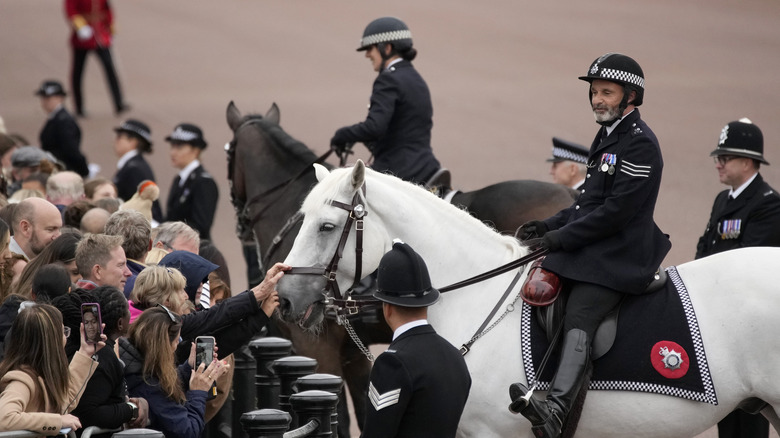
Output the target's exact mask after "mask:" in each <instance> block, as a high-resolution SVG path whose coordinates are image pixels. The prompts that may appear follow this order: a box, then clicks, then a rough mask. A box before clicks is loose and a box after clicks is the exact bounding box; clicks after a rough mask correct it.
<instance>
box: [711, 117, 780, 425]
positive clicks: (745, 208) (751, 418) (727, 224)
mask: <svg viewBox="0 0 780 438" xmlns="http://www.w3.org/2000/svg"><path fill="white" fill-rule="evenodd" d="M710 156H712V157H715V169H717V171H718V178H719V179H720V182H721V183H722V184H725V185H727V186H729V187H730V188H729V189H728V190H724V191H722V192H720V193H719V194H718V196H717V197H715V203H714V204H713V206H712V213H711V215H710V220H709V221H708V222H707V228H706V229H705V230H704V235H702V236H701V238H700V239H699V243H698V245H697V246H696V258H697V259H699V258H702V257H706V256H709V255H712V254H716V253H719V252H723V251H727V250H730V249H734V248H742V247H746V246H780V195H778V193H777V191H775V190H774V189H773V188H772V187H770V186H769V184H767V183H766V182H765V181H764V179H763V178H762V177H761V174H760V173H759V171H758V170H759V168H760V167H761V164H766V165H769V163H768V162H767V161H766V159H764V136H763V135H762V133H761V130H760V129H759V128H758V126H756V125H754V124H753V123H752V122H751V121H750V120H749V119H746V118H743V119H740V120H738V121H734V122H731V123H729V124H728V125H726V126H725V127H724V128H723V130H722V131H721V133H720V140H719V141H718V146H717V147H716V148H715V150H714V151H712V153H711V154H710ZM718 436H720V437H721V438H732V437H735V438H736V437H740V438H742V437H749V438H766V437H768V436H769V422H768V421H767V420H766V418H764V417H763V416H762V415H752V414H750V413H747V412H745V411H743V410H741V409H737V410H736V411H734V412H732V413H730V414H729V415H728V416H726V418H724V419H723V420H721V421H720V422H719V423H718Z"/></svg>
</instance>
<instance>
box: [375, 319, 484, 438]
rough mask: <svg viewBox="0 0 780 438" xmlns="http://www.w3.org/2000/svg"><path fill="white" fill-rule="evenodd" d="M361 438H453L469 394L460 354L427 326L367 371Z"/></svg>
mask: <svg viewBox="0 0 780 438" xmlns="http://www.w3.org/2000/svg"><path fill="white" fill-rule="evenodd" d="M370 381H371V383H370V385H369V390H368V401H367V402H366V412H367V413H366V421H365V424H364V426H363V433H362V435H361V437H366V438H382V437H404V438H416V437H419V438H438V437H441V438H444V437H447V438H452V437H454V436H455V433H456V430H457V428H458V422H459V421H460V416H461V414H462V413H463V408H464V406H465V405H466V399H467V398H468V395H469V389H470V388H471V376H470V375H469V370H468V368H467V367H466V362H465V360H463V356H461V354H460V352H459V351H458V350H457V349H456V348H455V347H453V346H452V344H450V343H449V342H447V341H446V340H445V339H444V338H442V337H441V336H439V335H438V334H436V331H435V330H434V329H433V327H431V326H430V325H423V326H418V327H414V328H412V329H410V330H409V331H407V332H404V333H403V334H401V335H400V336H399V337H398V338H396V339H395V340H394V341H393V342H392V343H391V344H390V346H389V348H388V350H387V351H386V352H384V353H382V354H381V355H379V357H377V358H376V361H375V362H374V366H373V368H372V369H371V377H370Z"/></svg>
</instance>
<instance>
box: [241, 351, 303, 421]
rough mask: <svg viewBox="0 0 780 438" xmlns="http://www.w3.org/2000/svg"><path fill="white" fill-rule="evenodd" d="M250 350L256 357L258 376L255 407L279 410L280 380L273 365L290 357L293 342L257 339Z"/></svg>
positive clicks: (256, 379)
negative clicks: (278, 360)
mask: <svg viewBox="0 0 780 438" xmlns="http://www.w3.org/2000/svg"><path fill="white" fill-rule="evenodd" d="M249 350H250V351H251V352H252V356H254V357H255V364H256V366H257V374H255V386H256V389H257V403H256V404H255V405H256V406H257V407H258V408H261V409H262V408H271V409H277V408H278V407H279V379H278V378H277V377H276V374H274V371H273V369H272V368H271V364H272V363H273V362H274V361H275V360H277V359H280V358H282V357H285V356H289V355H290V351H291V350H292V342H290V341H289V340H287V339H284V338H275V337H268V338H262V339H255V340H253V341H252V342H250V343H249ZM239 412H240V411H239Z"/></svg>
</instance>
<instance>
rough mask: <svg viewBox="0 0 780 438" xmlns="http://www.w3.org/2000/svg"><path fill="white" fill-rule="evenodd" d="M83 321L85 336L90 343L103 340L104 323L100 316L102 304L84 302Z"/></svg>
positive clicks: (82, 308)
mask: <svg viewBox="0 0 780 438" xmlns="http://www.w3.org/2000/svg"><path fill="white" fill-rule="evenodd" d="M81 322H82V323H83V324H84V338H85V339H86V340H87V343H88V344H97V343H98V342H100V341H101V335H102V334H103V324H102V320H101V318H100V304H98V303H83V304H82V305H81Z"/></svg>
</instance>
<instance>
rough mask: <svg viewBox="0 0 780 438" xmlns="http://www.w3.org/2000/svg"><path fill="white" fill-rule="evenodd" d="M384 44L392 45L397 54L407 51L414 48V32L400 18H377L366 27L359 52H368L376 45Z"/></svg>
mask: <svg viewBox="0 0 780 438" xmlns="http://www.w3.org/2000/svg"><path fill="white" fill-rule="evenodd" d="M383 43H391V44H392V45H393V48H394V49H395V50H396V51H397V52H403V51H406V50H408V49H411V48H412V32H411V31H410V30H409V27H407V26H406V23H404V22H403V21H401V20H399V19H398V18H395V17H382V18H377V19H376V20H374V21H372V22H371V23H368V26H366V29H365V30H364V31H363V37H362V38H361V39H360V47H358V49H357V50H358V52H360V51H362V50H368V49H369V48H371V46H373V45H375V44H383Z"/></svg>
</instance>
